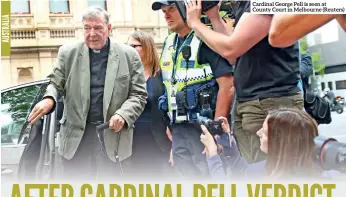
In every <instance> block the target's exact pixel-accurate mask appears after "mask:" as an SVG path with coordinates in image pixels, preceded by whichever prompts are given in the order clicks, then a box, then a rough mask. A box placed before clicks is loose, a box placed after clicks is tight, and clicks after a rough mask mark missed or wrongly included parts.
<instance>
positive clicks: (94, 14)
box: [82, 6, 110, 25]
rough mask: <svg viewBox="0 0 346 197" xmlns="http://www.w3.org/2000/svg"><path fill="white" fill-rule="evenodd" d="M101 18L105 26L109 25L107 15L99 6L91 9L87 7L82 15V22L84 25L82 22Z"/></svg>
mask: <svg viewBox="0 0 346 197" xmlns="http://www.w3.org/2000/svg"><path fill="white" fill-rule="evenodd" d="M101 17H103V18H104V21H105V24H106V25H108V24H109V17H110V15H109V13H108V12H107V11H106V10H105V9H103V8H101V7H99V6H91V7H88V8H87V9H86V10H85V11H84V13H83V16H82V22H83V23H84V21H86V20H88V19H90V18H101Z"/></svg>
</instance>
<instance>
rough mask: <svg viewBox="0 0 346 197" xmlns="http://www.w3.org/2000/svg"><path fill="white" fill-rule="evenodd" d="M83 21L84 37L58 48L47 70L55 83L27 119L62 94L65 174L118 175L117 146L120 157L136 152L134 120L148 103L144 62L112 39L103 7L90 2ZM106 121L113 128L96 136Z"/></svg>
mask: <svg viewBox="0 0 346 197" xmlns="http://www.w3.org/2000/svg"><path fill="white" fill-rule="evenodd" d="M83 25H84V42H77V43H73V44H66V45H63V46H62V47H61V48H60V49H59V53H58V57H57V60H56V67H55V68H54V70H53V72H52V73H51V74H50V75H49V76H48V78H50V79H51V84H50V85H49V86H48V87H47V90H46V94H45V96H44V99H43V100H42V101H40V102H39V103H38V104H37V105H36V106H35V107H34V109H33V110H32V112H31V114H30V115H29V121H30V122H31V123H33V122H35V121H36V120H38V119H39V118H41V117H42V116H43V115H45V114H48V113H50V112H52V111H53V110H54V108H55V105H56V102H57V100H58V98H59V95H63V96H64V112H63V116H62V119H61V120H60V123H61V128H60V144H59V153H60V154H61V155H62V157H63V169H64V172H65V173H64V176H65V177H63V178H67V176H71V177H77V178H78V179H84V180H85V179H94V178H95V177H97V178H102V179H103V178H114V177H115V176H116V175H119V172H120V171H119V170H120V169H119V165H117V164H116V163H114V162H116V155H115V150H117V153H118V156H119V159H120V161H122V160H125V159H126V158H128V157H129V156H130V155H131V154H132V136H133V124H134V122H135V121H136V119H137V118H138V117H139V116H140V114H141V113H142V111H143V109H144V106H145V104H146V98H147V92H146V87H145V84H146V83H145V78H144V72H143V65H142V63H141V60H140V57H139V55H138V53H137V52H136V51H135V50H134V49H133V48H132V47H130V46H127V45H125V44H120V43H115V42H113V41H111V40H110V38H109V33H110V32H111V29H112V27H111V24H110V23H109V14H108V13H107V11H105V10H104V9H102V8H98V7H90V8H88V9H87V10H86V11H85V13H84V14H83ZM106 121H109V129H106V130H104V132H103V136H102V135H101V137H100V138H98V137H97V134H96V126H97V125H98V124H100V123H103V122H106ZM100 139H104V143H103V144H104V146H102V145H101V144H102V143H101V142H100ZM102 147H103V149H102ZM125 161H126V160H125ZM69 178H70V177H69Z"/></svg>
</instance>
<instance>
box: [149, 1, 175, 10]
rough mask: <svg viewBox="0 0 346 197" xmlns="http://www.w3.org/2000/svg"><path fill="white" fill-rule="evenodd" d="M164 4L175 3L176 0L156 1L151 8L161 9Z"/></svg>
mask: <svg viewBox="0 0 346 197" xmlns="http://www.w3.org/2000/svg"><path fill="white" fill-rule="evenodd" d="M162 5H174V1H164V0H159V1H155V2H154V3H153V4H152V5H151V9H153V10H154V11H156V10H160V9H161V6H162Z"/></svg>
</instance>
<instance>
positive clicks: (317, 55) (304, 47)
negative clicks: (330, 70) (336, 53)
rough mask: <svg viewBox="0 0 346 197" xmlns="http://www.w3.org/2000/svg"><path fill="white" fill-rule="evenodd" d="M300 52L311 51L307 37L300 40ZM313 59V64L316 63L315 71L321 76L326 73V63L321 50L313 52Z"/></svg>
mask: <svg viewBox="0 0 346 197" xmlns="http://www.w3.org/2000/svg"><path fill="white" fill-rule="evenodd" d="M299 49H300V52H301V53H302V54H305V53H308V52H309V44H308V42H307V40H306V38H302V39H301V40H300V46H299ZM311 59H312V64H313V65H314V71H315V73H318V74H320V75H321V76H323V75H324V71H325V68H326V65H324V64H323V63H322V62H321V61H322V57H321V50H319V51H317V52H313V53H311Z"/></svg>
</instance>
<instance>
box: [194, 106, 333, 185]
mask: <svg viewBox="0 0 346 197" xmlns="http://www.w3.org/2000/svg"><path fill="white" fill-rule="evenodd" d="M221 120H222V121H223V124H222V128H223V130H224V132H226V133H228V134H230V135H231V132H230V127H229V125H228V121H227V119H226V118H221ZM202 130H203V134H202V135H201V137H200V138H201V142H202V143H203V144H204V145H205V153H206V156H207V162H208V166H209V170H210V173H211V176H212V177H213V178H214V179H224V178H226V176H232V177H234V176H240V177H249V178H250V177H251V179H254V178H263V177H267V178H274V179H292V178H293V179H294V178H304V179H306V178H312V177H321V176H324V175H323V174H322V168H320V166H318V165H316V163H315V162H314V155H313V153H314V152H313V151H314V149H315V143H314V138H315V137H316V136H317V135H318V128H317V124H316V122H315V121H314V120H313V119H312V118H311V117H310V116H309V115H308V114H307V113H305V112H303V111H302V110H298V109H295V108H291V109H289V108H280V109H276V110H274V111H271V112H270V113H269V115H268V116H267V118H266V120H265V121H264V123H263V126H262V128H261V129H259V130H258V131H257V135H258V136H259V137H260V139H261V150H262V151H263V152H265V153H267V154H268V157H267V160H266V161H262V162H258V163H254V164H248V163H247V162H246V161H245V159H243V158H242V157H241V156H240V153H239V151H238V148H237V145H236V143H235V141H234V140H233V137H232V136H231V137H230V143H229V145H228V146H223V147H222V149H221V151H218V146H217V145H216V143H215V141H214V138H213V136H211V135H210V133H209V131H208V130H207V129H206V128H205V127H204V126H202ZM217 141H218V142H220V141H219V140H217ZM223 144H225V143H224V141H223ZM218 152H221V153H219V154H218ZM220 155H222V156H220ZM221 158H222V160H226V162H225V163H226V164H225V165H223V163H222V160H221ZM225 168H226V169H225ZM225 170H226V171H227V172H229V173H230V174H227V175H226V173H225ZM327 175H331V171H328V173H327Z"/></svg>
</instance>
